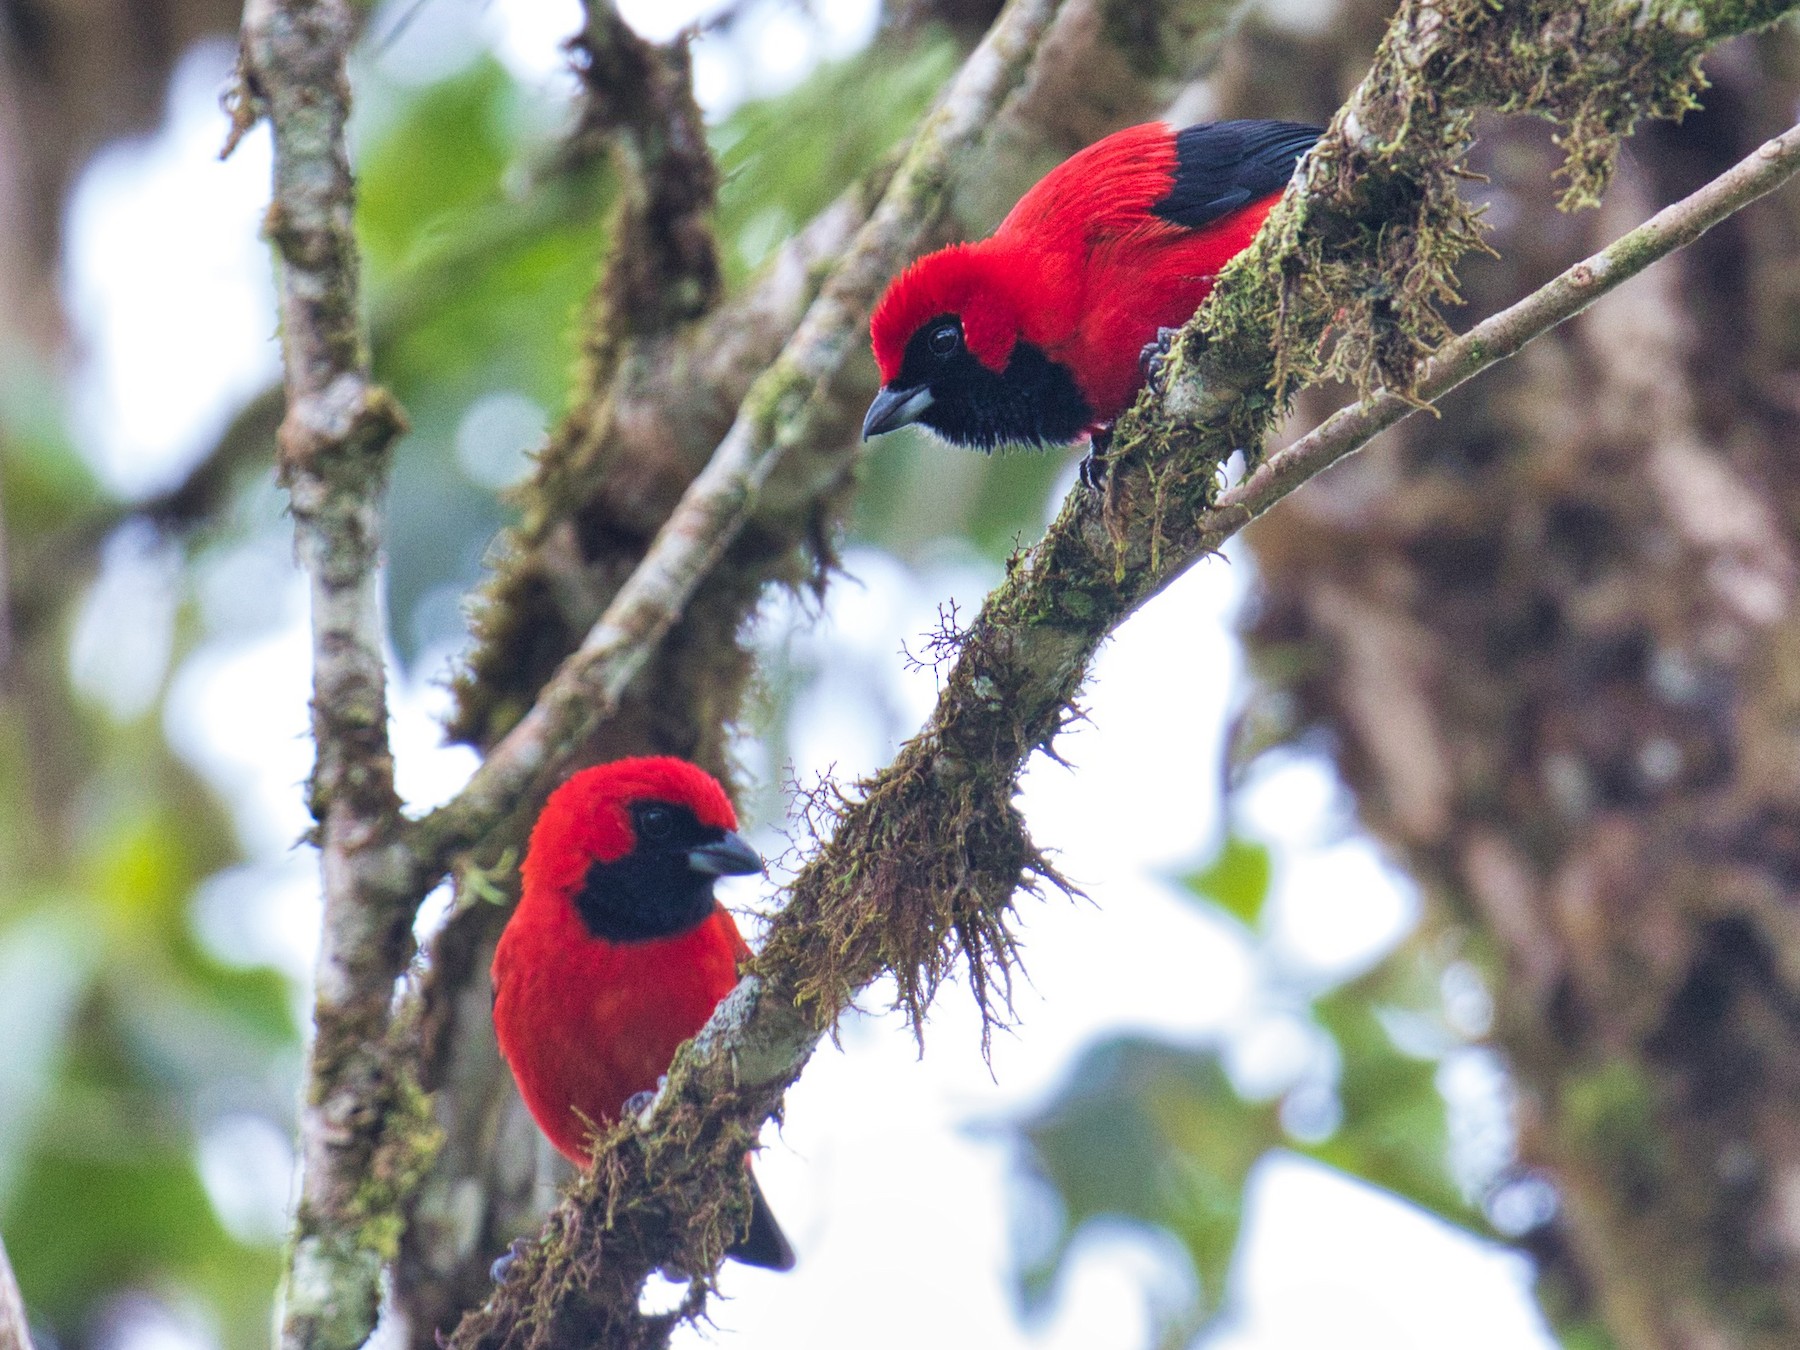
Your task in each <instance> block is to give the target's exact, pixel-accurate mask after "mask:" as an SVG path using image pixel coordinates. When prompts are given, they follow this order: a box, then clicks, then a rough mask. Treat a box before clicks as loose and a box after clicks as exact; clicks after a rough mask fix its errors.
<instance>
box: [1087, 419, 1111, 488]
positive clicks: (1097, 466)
mask: <svg viewBox="0 0 1800 1350" xmlns="http://www.w3.org/2000/svg"><path fill="white" fill-rule="evenodd" d="M1111 448H1112V428H1111V427H1101V428H1100V429H1099V430H1098V431H1096V432H1095V433H1094V434H1093V435H1092V436H1091V437H1089V438H1088V452H1087V458H1085V459H1083V460H1082V461H1081V469H1080V475H1081V485H1082V486H1083V487H1084V488H1087V489H1088V490H1089V491H1090V492H1105V491H1106V475H1107V474H1108V473H1109V472H1111V470H1112V464H1111V463H1110V462H1109V461H1108V460H1107V458H1106V452H1107V451H1108V450H1110V449H1111Z"/></svg>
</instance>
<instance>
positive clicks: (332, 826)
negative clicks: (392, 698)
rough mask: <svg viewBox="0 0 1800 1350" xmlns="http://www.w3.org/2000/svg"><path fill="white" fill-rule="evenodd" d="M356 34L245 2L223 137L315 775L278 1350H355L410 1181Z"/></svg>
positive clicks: (336, 22)
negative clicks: (307, 632) (243, 141)
mask: <svg viewBox="0 0 1800 1350" xmlns="http://www.w3.org/2000/svg"><path fill="white" fill-rule="evenodd" d="M355 23H356V15H355V11H354V9H353V7H352V6H351V5H350V4H349V3H347V0H252V3H251V4H250V5H248V6H247V7H246V9H245V14H244V29H243V37H242V52H241V58H240V63H239V75H240V81H241V84H240V88H239V89H238V91H237V107H236V110H235V122H236V125H237V128H238V130H239V131H240V132H241V130H242V128H243V127H244V126H246V125H247V124H248V123H249V122H250V121H251V120H253V119H254V117H255V116H256V115H258V114H266V115H267V117H268V118H269V121H270V123H271V126H272V128H273V130H274V142H275V161H274V189H273V199H272V201H271V203H270V206H269V212H268V216H267V218H266V222H265V229H266V232H267V234H268V237H269V238H270V240H271V241H272V242H273V244H274V246H275V249H276V251H277V253H278V254H279V256H280V262H281V266H280V269H279V304H280V312H281V341H282V357H283V363H284V368H285V379H286V393H287V411H286V415H285V417H284V418H283V420H282V423H281V428H280V431H279V433H278V449H279V470H280V476H281V480H282V482H283V484H284V485H285V486H286V488H287V490H288V493H289V498H290V502H291V505H292V510H293V515H294V533H295V545H296V549H297V551H298V553H299V555H300V561H301V565H302V566H303V567H304V569H305V571H306V574H307V577H308V579H309V582H310V585H311V595H312V635H313V641H312V651H313V700H312V718H313V739H314V744H315V747H316V755H317V757H316V760H315V763H314V767H313V773H312V779H311V783H310V786H309V801H310V805H311V808H312V813H313V817H314V819H315V820H316V821H317V822H318V825H317V830H316V836H315V837H316V841H317V843H318V846H319V853H320V864H321V874H322V876H323V880H324V892H325V905H324V924H323V933H322V937H321V942H320V950H319V959H318V965H317V969H316V972H315V989H314V1010H313V1023H314V1027H313V1041H312V1047H311V1052H310V1057H309V1061H308V1065H307V1076H306V1098H305V1102H304V1104H303V1108H302V1113H301V1126H300V1146H301V1156H302V1166H303V1169H304V1171H303V1180H302V1186H301V1194H300V1204H299V1212H298V1215H297V1217H296V1220H295V1240H294V1245H293V1252H292V1258H291V1265H290V1268H289V1275H288V1282H287V1287H286V1301H285V1306H284V1310H283V1325H282V1338H283V1342H284V1344H285V1345H286V1346H288V1347H289V1350H353V1347H355V1346H358V1345H360V1344H361V1343H362V1342H363V1340H365V1339H366V1338H367V1336H368V1334H369V1332H370V1331H371V1330H372V1329H373V1327H374V1324H375V1312H376V1306H377V1301H378V1298H379V1280H380V1272H381V1265H382V1262H383V1260H384V1259H386V1258H387V1257H388V1256H389V1255H391V1252H392V1246H393V1242H394V1238H395V1237H396V1236H397V1235H396V1234H395V1233H394V1232H392V1231H391V1229H390V1228H389V1227H388V1226H387V1225H386V1224H384V1223H383V1222H382V1220H383V1217H384V1214H385V1210H384V1207H383V1204H382V1196H381V1192H382V1191H383V1189H384V1188H385V1187H390V1186H391V1185H392V1184H393V1183H394V1172H395V1171H396V1169H399V1170H404V1169H405V1168H406V1167H407V1166H408V1165H409V1163H408V1161H407V1160H404V1159H400V1158H397V1157H395V1156H394V1155H393V1153H392V1151H391V1150H390V1149H388V1148H387V1147H385V1144H386V1142H387V1140H388V1139H389V1138H391V1137H401V1138H405V1137H409V1135H408V1131H407V1125H408V1124H409V1122H410V1118H411V1117H412V1116H415V1115H416V1114H417V1111H416V1107H414V1106H412V1105H411V1103H410V1101H409V1097H408V1091H407V1088H406V1085H405V1083H404V1081H403V1079H402V1078H401V1076H400V1075H399V1073H398V1072H397V1070H396V1068H395V1066H394V1065H393V1064H392V1063H390V1062H389V1060H388V1059H387V1057H386V1056H385V1054H384V1053H383V1045H384V1041H385V1038H386V1032H387V1026H388V1016H389V1013H388V1009H389V1004H390V1002H391V999H392V996H393V987H394V980H395V978H396V977H397V976H398V975H399V973H400V971H401V970H402V969H403V968H404V966H405V963H406V960H407V958H408V956H409V955H410V952H411V921H412V912H413V897H412V896H411V895H410V894H409V893H408V890H407V888H406V882H407V880H408V879H409V876H408V870H407V868H406V867H405V866H404V863H403V859H402V855H401V853H400V831H399V826H400V812H399V805H400V803H399V798H398V797H397V796H396V794H395V792H394V766H393V755H392V752H391V751H390V749H389V746H388V735H387V720H388V710H387V695H386V683H385V673H384V668H383V661H382V642H383V635H384V629H383V624H382V617H381V604H380V595H379V590H378V586H379V573H378V568H379V561H380V521H381V507H382V500H381V499H382V493H383V490H384V488H385V485H386V480H387V467H388V449H389V446H390V444H391V442H392V441H393V439H394V437H395V436H396V435H397V434H398V433H399V432H400V431H401V430H402V429H403V427H404V419H403V417H402V415H401V413H400V410H399V408H398V407H397V406H396V405H395V404H394V402H393V400H392V399H391V398H389V396H388V395H387V394H386V393H385V392H384V391H383V390H382V389H380V388H379V387H378V386H377V385H375V384H374V382H373V381H372V380H371V378H370V375H369V357H368V349H367V343H366V340H365V335H364V331H363V327H362V321H361V316H360V313H359V311H358V290H357V280H358V278H357V253H356V242H355V237H354V233H353V228H352V207H353V200H354V185H353V183H352V179H351V174H350V165H349V159H348V156H347V153H346V149H345V141H344V127H345V122H346V120H347V118H348V116H349V109H350V90H349V84H348V80H347V77H346V75H345V62H346V59H347V57H348V54H349V48H350V44H351V41H352V39H353V37H354V33H355ZM414 1095H416V1093H415V1094H414Z"/></svg>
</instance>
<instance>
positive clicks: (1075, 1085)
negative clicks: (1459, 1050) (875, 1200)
mask: <svg viewBox="0 0 1800 1350" xmlns="http://www.w3.org/2000/svg"><path fill="white" fill-rule="evenodd" d="M1273 880H1274V860H1273V859H1272V858H1271V855H1270V852H1269V850H1268V848H1267V847H1266V846H1265V845H1263V844H1260V843H1257V842H1255V841H1253V840H1248V839H1244V838H1242V837H1239V836H1236V835H1231V836H1228V837H1227V838H1226V839H1225V841H1224V843H1223V844H1222V845H1221V847H1220V849H1219V852H1218V853H1217V854H1216V855H1215V856H1214V857H1213V858H1212V859H1211V860H1210V861H1209V862H1208V863H1207V864H1206V865H1205V866H1204V867H1202V868H1200V869H1199V870H1198V871H1196V872H1194V873H1192V874H1190V875H1189V876H1187V877H1185V878H1183V879H1182V882H1181V884H1182V885H1183V886H1184V887H1185V889H1186V890H1187V891H1188V892H1189V893H1190V894H1191V895H1192V896H1193V897H1194V899H1195V900H1196V902H1198V903H1201V904H1204V905H1207V906H1209V907H1211V908H1214V909H1217V910H1219V911H1222V912H1223V913H1226V914H1229V915H1230V916H1231V917H1232V918H1233V919H1235V920H1237V921H1238V922H1239V923H1242V924H1243V925H1245V926H1246V928H1248V929H1250V930H1251V931H1252V933H1253V936H1254V937H1255V939H1256V941H1257V943H1258V946H1259V947H1260V948H1261V952H1260V955H1259V959H1258V965H1259V967H1260V968H1261V969H1263V970H1264V971H1265V972H1267V981H1268V986H1269V987H1268V989H1267V990H1266V991H1265V997H1267V998H1269V999H1271V1000H1272V1001H1273V1002H1275V1003H1277V1004H1287V1005H1290V1006H1295V1007H1299V1008H1303V1009H1304V1010H1305V1012H1306V1015H1307V1017H1308V1018H1309V1020H1310V1022H1311V1024H1312V1026H1313V1028H1314V1029H1315V1030H1316V1032H1317V1033H1318V1034H1320V1035H1321V1036H1323V1037H1325V1038H1327V1041H1328V1044H1329V1047H1330V1055H1329V1056H1328V1058H1329V1060H1330V1062H1332V1063H1333V1064H1334V1066H1335V1072H1334V1073H1333V1075H1332V1078H1331V1081H1330V1082H1329V1084H1323V1085H1321V1084H1318V1083H1314V1082H1310V1081H1305V1080H1303V1081H1301V1082H1299V1083H1296V1084H1295V1085H1293V1087H1292V1088H1290V1089H1289V1094H1290V1095H1289V1098H1288V1102H1286V1103H1284V1102H1282V1101H1280V1100H1263V1099H1257V1098H1254V1097H1252V1096H1250V1095H1248V1094H1246V1093H1245V1092H1243V1091H1241V1090H1240V1089H1239V1088H1237V1087H1236V1086H1235V1085H1234V1083H1233V1081H1232V1078H1231V1075H1230V1074H1229V1073H1228V1072H1227V1069H1226V1063H1227V1046H1226V1044H1225V1043H1224V1042H1223V1041H1219V1042H1216V1043H1206V1044H1200V1045H1192V1044H1188V1045H1176V1044H1170V1043H1166V1042H1162V1041H1157V1040H1151V1039H1146V1038H1144V1037H1140V1036H1128V1037H1121V1038H1118V1039H1114V1040H1109V1041H1106V1042H1103V1043H1101V1044H1098V1045H1095V1046H1093V1047H1091V1048H1090V1049H1089V1050H1088V1052H1087V1053H1086V1054H1085V1055H1084V1056H1083V1057H1082V1060H1081V1062H1080V1063H1079V1064H1077V1065H1076V1066H1075V1067H1074V1069H1073V1070H1072V1071H1071V1072H1070V1074H1069V1077H1068V1080H1067V1082H1066V1084H1065V1085H1064V1087H1063V1088H1062V1089H1061V1090H1060V1091H1059V1092H1058V1093H1057V1094H1056V1096H1055V1097H1054V1098H1053V1099H1052V1100H1051V1101H1050V1102H1049V1103H1048V1104H1047V1105H1046V1106H1045V1107H1044V1108H1043V1109H1042V1110H1040V1111H1039V1112H1037V1113H1036V1114H1035V1115H1033V1116H1031V1117H1030V1118H1028V1119H1025V1120H1022V1121H1019V1122H1017V1124H1016V1126H1015V1127H1014V1128H1015V1130H1016V1137H1017V1140H1018V1142H1019V1144H1020V1145H1021V1146H1022V1156H1023V1158H1024V1160H1025V1165H1026V1168H1027V1170H1028V1173H1029V1174H1030V1177H1031V1179H1032V1181H1033V1182H1034V1183H1035V1184H1039V1185H1043V1186H1045V1187H1048V1188H1049V1190H1050V1192H1051V1193H1052V1194H1053V1195H1054V1196H1055V1198H1056V1201H1057V1204H1056V1206H1055V1209H1056V1211H1057V1214H1058V1218H1057V1222H1056V1227H1055V1231H1053V1232H1052V1233H1049V1234H1045V1233H1042V1232H1020V1233H1019V1234H1018V1238H1019V1243H1018V1245H1019V1247H1020V1249H1021V1251H1023V1252H1026V1253H1029V1255H1028V1256H1027V1258H1026V1259H1025V1260H1023V1261H1022V1262H1021V1265H1020V1269H1019V1272H1018V1278H1019V1286H1020V1292H1021V1295H1022V1297H1023V1299H1024V1301H1025V1304H1026V1306H1027V1308H1041V1307H1043V1306H1044V1305H1045V1304H1046V1302H1047V1300H1048V1299H1049V1297H1050V1295H1051V1293H1052V1291H1053V1290H1054V1288H1055V1285H1056V1281H1057V1277H1058V1276H1059V1274H1060V1273H1061V1270H1062V1266H1063V1264H1064V1261H1065V1258H1066V1257H1067V1255H1068V1253H1069V1250H1070V1247H1071V1244H1072V1243H1073V1241H1074V1239H1075V1237H1076V1235H1077V1234H1078V1232H1079V1231H1080V1229H1081V1227H1082V1225H1083V1224H1085V1223H1088V1222H1090V1221H1093V1220H1106V1219H1125V1220H1130V1221H1134V1222H1137V1223H1140V1224H1144V1225H1148V1226H1150V1227H1152V1228H1155V1229H1160V1230H1162V1231H1164V1232H1167V1233H1169V1234H1170V1235H1172V1236H1173V1237H1174V1238H1175V1239H1176V1240H1177V1241H1178V1242H1179V1243H1180V1244H1181V1246H1182V1248H1183V1249H1184V1250H1185V1251H1186V1253H1187V1256H1188V1259H1189V1260H1190V1261H1191V1263H1192V1266H1193V1270H1194V1274H1195V1275H1196V1276H1197V1277H1198V1285H1199V1287H1198V1291H1197V1300H1196V1303H1195V1306H1194V1307H1193V1308H1191V1309H1189V1310H1187V1315H1186V1316H1185V1317H1180V1318H1176V1319H1175V1320H1174V1322H1173V1323H1172V1324H1171V1326H1169V1327H1168V1328H1165V1333H1166V1338H1167V1339H1168V1341H1169V1343H1171V1344H1185V1343H1187V1342H1188V1341H1189V1340H1191V1339H1192V1337H1193V1336H1194V1335H1195V1334H1196V1332H1197V1331H1198V1330H1199V1329H1200V1327H1202V1326H1203V1325H1204V1324H1205V1323H1206V1322H1207V1321H1208V1320H1209V1319H1210V1318H1212V1317H1214V1316H1215V1315H1217V1314H1218V1313H1219V1312H1221V1311H1222V1310H1223V1306H1224V1301H1225V1295H1226V1286H1227V1279H1226V1277H1227V1274H1228V1272H1229V1270H1230V1268H1231V1262H1232V1260H1233V1256H1234V1253H1235V1251H1236V1248H1237V1244H1238V1238H1239V1233H1240V1229H1241V1226H1242V1223H1243V1219H1244V1204H1245V1198H1246V1197H1245V1187H1246V1184H1247V1182H1248V1180H1249V1178H1250V1174H1251V1170H1252V1169H1253V1168H1254V1167H1255V1165H1256V1164H1257V1162H1258V1161H1259V1160H1260V1159H1262V1158H1263V1157H1264V1156H1265V1155H1267V1154H1268V1153H1269V1152H1270V1151H1271V1150H1276V1149H1285V1150H1288V1151H1291V1152H1295V1153H1300V1154H1303V1155H1305V1156H1308V1157H1311V1158H1314V1159H1316V1160H1318V1161H1319V1162H1323V1163H1326V1164H1329V1165H1330V1166H1332V1167H1335V1168H1337V1169H1338V1170H1340V1171H1342V1172H1344V1173H1345V1174H1347V1175H1349V1176H1352V1177H1357V1178H1360V1179H1361V1180H1364V1181H1366V1182H1368V1183H1370V1184H1371V1185H1374V1186H1379V1187H1381V1188H1383V1189H1385V1190H1387V1191H1390V1192H1391V1193H1393V1194H1394V1195H1396V1196H1399V1197H1400V1198H1402V1199H1404V1200H1408V1201H1411V1202H1412V1203H1413V1204H1416V1205H1418V1206H1419V1207H1421V1208H1422V1209H1425V1210H1427V1211H1429V1212H1431V1213H1433V1214H1435V1215H1437V1216H1438V1217H1440V1218H1442V1219H1445V1220H1447V1221H1449V1222H1450V1223H1453V1224H1455V1225H1457V1226H1459V1227H1462V1228H1465V1229H1468V1230H1469V1231H1471V1232H1476V1233H1481V1234H1484V1235H1487V1236H1493V1234H1492V1230H1491V1229H1490V1228H1489V1227H1488V1225H1487V1223H1486V1221H1485V1220H1484V1218H1483V1217H1482V1214H1481V1210H1480V1208H1479V1205H1478V1204H1477V1203H1476V1200H1475V1198H1473V1197H1470V1196H1466V1195H1464V1194H1463V1192H1462V1190H1461V1189H1460V1188H1459V1187H1458V1186H1457V1184H1456V1182H1455V1180H1454V1178H1453V1176H1452V1173H1451V1167H1450V1134H1449V1128H1448V1122H1447V1119H1446V1110H1445V1104H1444V1099H1443V1097H1442V1095H1441V1094H1440V1092H1439V1091H1438V1087H1437V1077H1436V1075H1437V1067H1438V1056H1437V1054H1433V1053H1425V1052H1422V1051H1421V1050H1420V1049H1419V1048H1418V1047H1416V1046H1413V1045H1412V1044H1411V1041H1425V1042H1427V1043H1429V1044H1430V1045H1431V1046H1432V1047H1433V1048H1434V1049H1438V1050H1440V1051H1441V1050H1447V1049H1449V1048H1451V1047H1452V1046H1454V1045H1455V1044H1457V1043H1458V1038H1457V1037H1456V1035H1455V1034H1454V1033H1453V1032H1452V1031H1451V1030H1450V1028H1449V1026H1448V1025H1447V1023H1446V1021H1445V1018H1444V1016H1443V1010H1442V999H1441V995H1440V993H1439V977H1440V976H1441V973H1442V972H1441V969H1440V968H1439V966H1438V964H1437V962H1436V961H1435V960H1434V959H1433V958H1432V957H1431V955H1430V954H1429V953H1428V952H1427V951H1426V950H1425V948H1424V946H1423V944H1422V943H1420V942H1418V941H1417V940H1413V941H1408V942H1406V943H1404V944H1403V945H1402V946H1401V947H1400V948H1399V949H1398V950H1396V951H1395V952H1393V953H1391V954H1390V955H1389V956H1388V957H1387V958H1386V959H1385V960H1384V961H1383V962H1382V963H1381V964H1380V965H1378V966H1377V967H1376V968H1375V969H1374V970H1372V971H1370V972H1369V973H1367V974H1365V975H1362V976H1360V977H1358V978H1356V979H1353V980H1350V981H1349V982H1347V983H1343V984H1338V985H1336V986H1335V987H1331V988H1327V989H1324V990H1322V991H1321V990H1318V989H1316V988H1312V987H1309V985H1308V983H1307V981H1306V979H1304V978H1303V977H1301V976H1299V975H1297V974H1284V973H1283V972H1284V963H1283V962H1282V961H1281V960H1280V959H1279V958H1278V957H1276V956H1274V955H1272V953H1271V951H1270V943H1271V941H1272V937H1271V934H1270V931H1269V928H1268V924H1267V921H1266V914H1265V908H1266V904H1267V901H1268V899H1269V895H1270V890H1271V886H1272V883H1273ZM1400 1025H1405V1026H1410V1027H1411V1028H1413V1029H1415V1030H1417V1029H1420V1028H1422V1027H1424V1028H1429V1029H1430V1031H1431V1032H1432V1033H1433V1034H1431V1035H1429V1036H1415V1037H1412V1038H1409V1048H1407V1049H1403V1048H1402V1047H1401V1045H1400V1044H1397V1043H1396V1035H1395V1028H1396V1027H1397V1026H1400ZM1321 1087H1324V1088H1325V1089H1326V1090H1328V1092H1329V1094H1330V1100H1329V1104H1328V1105H1327V1104H1324V1103H1321V1102H1320V1101H1319V1100H1317V1096H1318V1091H1319V1089H1320V1088H1321ZM1302 1094H1307V1096H1306V1097H1305V1098H1303V1097H1302ZM1290 1104H1292V1105H1301V1104H1303V1105H1304V1110H1303V1111H1295V1112H1293V1113H1291V1114H1290V1113H1289V1112H1288V1111H1286V1110H1284V1109H1283V1108H1284V1106H1285V1105H1290ZM1023 1222H1025V1223H1031V1222H1033V1220H1031V1219H1026V1220H1023Z"/></svg>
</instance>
